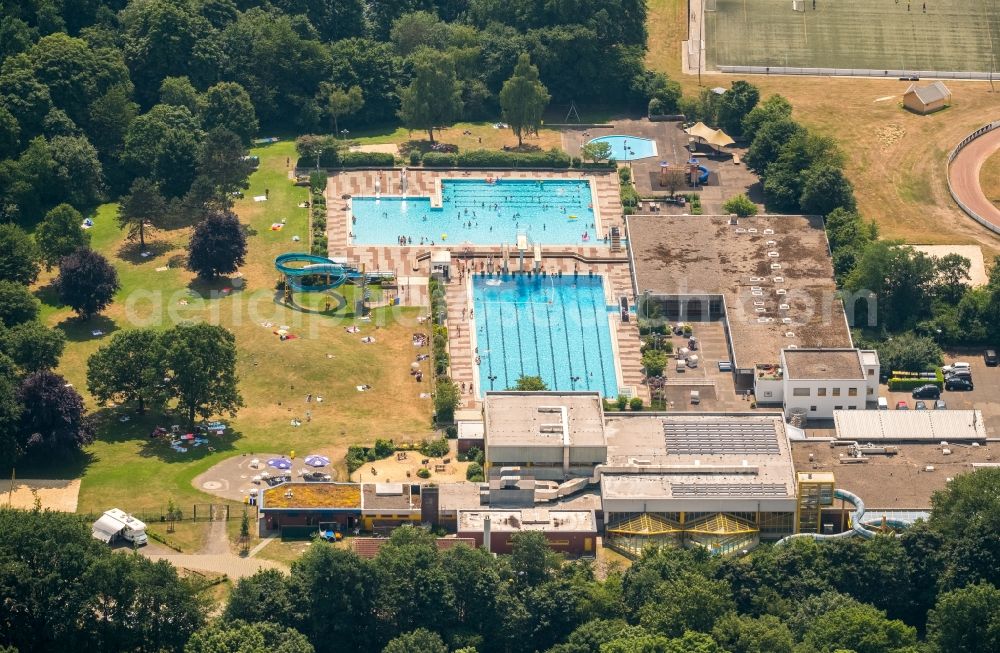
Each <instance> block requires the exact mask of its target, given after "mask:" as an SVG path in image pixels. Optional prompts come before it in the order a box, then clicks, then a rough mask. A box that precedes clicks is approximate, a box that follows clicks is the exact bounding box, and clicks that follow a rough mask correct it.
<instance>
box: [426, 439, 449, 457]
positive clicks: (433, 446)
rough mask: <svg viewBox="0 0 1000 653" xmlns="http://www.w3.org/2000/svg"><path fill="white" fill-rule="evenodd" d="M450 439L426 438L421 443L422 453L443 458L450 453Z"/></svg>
mask: <svg viewBox="0 0 1000 653" xmlns="http://www.w3.org/2000/svg"><path fill="white" fill-rule="evenodd" d="M448 450H449V447H448V439H447V438H438V439H437V440H424V441H423V442H422V443H421V444H420V453H422V454H424V455H425V456H429V457H431V458H441V457H443V456H447V455H448Z"/></svg>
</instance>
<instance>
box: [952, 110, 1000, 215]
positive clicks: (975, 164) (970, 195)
mask: <svg viewBox="0 0 1000 653" xmlns="http://www.w3.org/2000/svg"><path fill="white" fill-rule="evenodd" d="M997 150H1000V128H998V129H994V130H992V131H989V132H987V133H985V134H983V135H982V136H980V137H979V138H977V139H975V140H973V141H972V142H970V143H969V144H968V145H966V146H965V147H964V148H962V149H961V150H960V151H959V153H958V155H957V156H956V157H955V160H954V161H952V162H951V166H949V169H948V177H949V181H950V183H951V190H952V193H954V195H955V197H957V198H958V199H959V200H961V201H962V202H963V203H964V204H965V205H966V206H967V207H969V208H970V209H972V210H973V211H974V212H975V213H977V214H979V217H981V218H983V219H984V220H986V221H987V222H988V223H990V224H989V225H987V226H989V227H990V229H992V230H993V231H995V232H997V233H1000V209H998V208H997V206H996V205H995V204H993V202H991V201H989V199H987V198H986V195H985V194H984V193H983V189H982V186H980V185H979V172H980V170H982V167H983V163H985V162H986V159H988V158H989V157H990V155H991V154H993V153H994V152H996V151H997Z"/></svg>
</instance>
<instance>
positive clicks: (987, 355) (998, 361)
mask: <svg viewBox="0 0 1000 653" xmlns="http://www.w3.org/2000/svg"><path fill="white" fill-rule="evenodd" d="M983 361H984V362H985V363H986V364H987V365H989V366H990V367H996V366H997V365H1000V358H998V357H997V350H996V349H987V350H986V351H984V352H983Z"/></svg>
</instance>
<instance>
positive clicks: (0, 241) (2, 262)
mask: <svg viewBox="0 0 1000 653" xmlns="http://www.w3.org/2000/svg"><path fill="white" fill-rule="evenodd" d="M40 260H41V253H40V252H39V251H38V247H36V246H35V243H34V241H32V240H31V238H30V237H29V236H28V234H26V233H24V230H23V229H21V228H20V227H18V226H17V225H15V224H0V280H2V281H14V282H16V283H20V284H24V285H30V284H32V283H34V282H35V279H36V278H38V272H39V270H40V269H41V266H40V265H39V261H40Z"/></svg>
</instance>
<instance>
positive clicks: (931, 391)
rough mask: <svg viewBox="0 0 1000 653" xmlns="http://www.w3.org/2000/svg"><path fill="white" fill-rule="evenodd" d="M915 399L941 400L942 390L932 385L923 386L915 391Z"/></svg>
mask: <svg viewBox="0 0 1000 653" xmlns="http://www.w3.org/2000/svg"><path fill="white" fill-rule="evenodd" d="M913 398H914V399H940V398H941V388H939V387H937V386H936V385H934V384H932V383H928V384H926V385H922V386H920V387H919V388H915V389H914V390H913Z"/></svg>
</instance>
